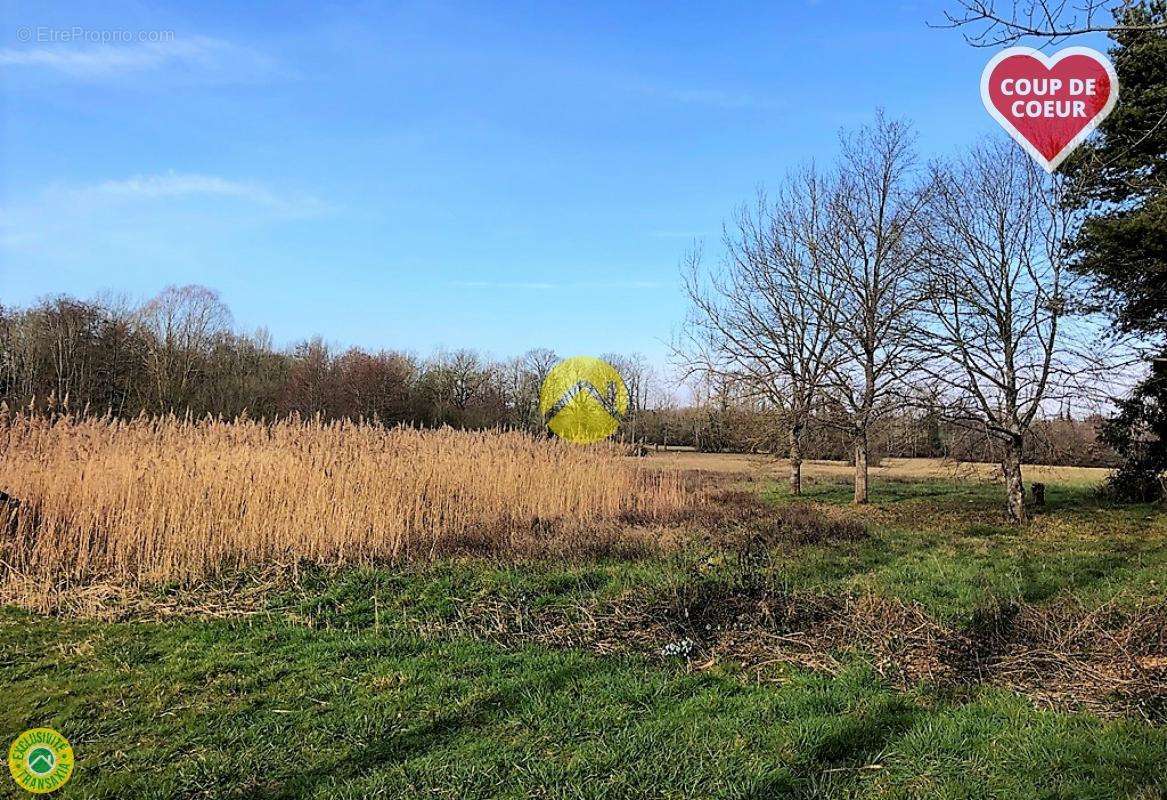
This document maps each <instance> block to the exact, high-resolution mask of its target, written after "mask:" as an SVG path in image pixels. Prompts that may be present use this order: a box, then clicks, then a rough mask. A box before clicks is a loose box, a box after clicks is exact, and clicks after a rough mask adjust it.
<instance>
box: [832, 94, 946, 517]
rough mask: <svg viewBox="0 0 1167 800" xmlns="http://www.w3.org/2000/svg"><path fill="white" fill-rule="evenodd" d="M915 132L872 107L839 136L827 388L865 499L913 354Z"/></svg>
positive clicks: (918, 206)
mask: <svg viewBox="0 0 1167 800" xmlns="http://www.w3.org/2000/svg"><path fill="white" fill-rule="evenodd" d="M914 138H915V137H914V136H913V134H912V131H911V129H910V128H909V126H908V125H907V124H906V123H903V122H899V121H892V120H888V119H886V118H885V117H884V116H883V114H882V113H880V114H879V115H878V116H877V117H876V120H875V123H874V124H873V125H871V126H865V127H862V128H859V129H858V130H857V131H855V132H853V133H851V134H845V135H843V136H842V137H841V140H842V141H841V144H842V157H841V159H840V162H839V174H838V177H837V179H836V181H835V186H834V191H833V193H832V197H831V201H830V204H829V208H830V214H831V218H832V222H831V226H830V227H831V230H832V231H833V232H834V236H831V237H827V238H826V239H825V241H824V253H825V254H826V256H827V258H826V263H827V265H828V269H830V270H831V271H832V273H833V280H832V281H831V282H830V285H831V288H832V289H833V290H834V293H833V294H832V295H831V296H829V297H827V298H825V301H826V302H827V303H830V304H832V305H833V306H834V307H835V309H836V315H837V318H838V321H839V326H840V335H839V337H838V345H839V348H840V350H841V352H842V353H843V354H844V356H845V357H844V358H842V359H841V360H840V361H838V362H837V363H836V364H835V366H834V368H833V369H832V372H831V377H832V380H831V384H832V394H833V395H834V396H836V397H837V398H838V400H839V401H840V403H841V404H842V407H843V411H844V415H843V416H844V420H843V423H842V427H843V429H844V430H845V431H846V433H847V434H848V436H849V437H850V438H851V440H852V449H853V454H854V462H855V491H854V501H855V502H856V503H866V502H867V499H868V469H867V462H868V439H869V432H870V430H871V428H872V426H873V425H874V424H875V423H876V421H877V420H878V419H879V418H880V417H881V416H882V415H884V414H886V413H888V412H890V411H891V410H893V408H894V406H893V404H892V402H891V401H892V400H894V398H895V396H896V395H897V394H898V392H899V387H900V384H901V381H902V379H903V377H904V376H905V375H906V374H907V373H908V372H909V371H910V370H911V369H912V366H913V364H914V362H915V361H916V360H917V355H918V348H916V346H915V342H916V337H915V335H914V333H913V330H912V328H913V325H914V322H913V317H914V315H915V314H916V312H917V310H918V308H919V301H918V299H917V295H916V281H915V275H916V273H917V271H918V270H919V269H920V266H921V260H922V256H923V248H922V242H923V240H922V237H921V235H920V231H919V225H920V222H921V217H922V216H923V213H922V208H923V205H924V197H925V192H924V191H922V190H921V189H920V188H919V187H918V186H916V185H915V177H914V173H915V169H916V156H915V152H914V144H915V141H914Z"/></svg>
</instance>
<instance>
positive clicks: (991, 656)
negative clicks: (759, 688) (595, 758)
mask: <svg viewBox="0 0 1167 800" xmlns="http://www.w3.org/2000/svg"><path fill="white" fill-rule="evenodd" d="M982 622H986V623H987V624H986V625H985V626H984V627H978V626H976V625H974V626H971V627H954V626H949V625H944V624H942V623H940V622H938V621H937V620H935V619H934V618H932V617H931V616H929V615H928V614H927V613H926V612H925V611H924V610H923V609H922V608H920V607H919V606H918V605H916V604H913V603H906V602H903V601H900V600H895V599H887V598H881V597H877V596H873V595H862V596H856V595H832V596H827V595H821V594H812V593H807V592H786V591H783V590H781V589H777V588H771V587H766V586H763V585H761V584H759V585H754V586H750V585H736V586H735V585H731V584H724V583H717V582H708V583H703V582H701V581H700V580H698V581H695V582H689V583H685V584H683V585H681V586H678V587H677V588H676V589H675V591H674V592H673V593H672V594H671V595H669V596H659V595H649V594H644V593H636V592H634V593H629V594H627V595H625V596H623V597H621V598H620V599H619V600H617V601H614V602H609V603H606V604H602V605H595V606H591V607H585V606H576V607H572V608H566V609H565V608H552V609H539V610H536V609H535V608H533V607H532V606H530V605H528V604H525V603H516V602H515V601H513V600H512V599H508V598H503V597H498V596H494V597H488V598H478V599H476V600H474V601H471V602H467V603H465V604H463V605H460V606H459V607H458V609H457V611H456V613H455V614H454V615H453V617H452V618H450V619H447V620H442V621H430V622H427V623H425V624H424V625H422V626H421V627H422V629H423V631H424V632H426V633H427V634H429V635H450V634H451V633H465V634H471V635H474V636H478V637H484V638H488V639H491V640H493V641H496V642H501V643H504V644H524V643H532V642H533V643H538V644H542V645H547V646H553V647H572V648H582V649H587V650H590V651H593V652H596V653H617V652H628V653H639V654H642V655H650V656H654V657H658V658H662V659H666V660H667V659H669V658H672V657H677V656H679V657H683V658H685V659H686V661H687V663H688V664H689V666H690V667H691V668H693V669H697V670H704V669H711V668H715V667H730V668H732V669H734V670H743V671H745V673H746V674H748V675H750V676H752V677H753V678H754V679H756V680H760V681H765V680H774V679H777V680H781V678H780V677H775V675H776V673H775V672H774V670H773V669H772V668H773V667H774V666H776V665H794V666H798V667H803V668H808V669H813V670H819V671H824V672H827V673H830V674H835V673H837V672H839V671H840V670H841V669H842V668H843V667H844V664H845V663H846V661H847V660H848V658H849V657H852V656H861V657H863V658H865V659H867V660H868V661H869V662H870V663H871V665H872V666H873V668H874V669H875V670H876V671H877V672H878V673H879V674H880V675H881V676H882V677H883V678H884V679H886V680H888V681H889V682H890V683H892V684H893V685H896V686H898V687H900V688H902V689H908V688H910V687H913V686H916V685H918V684H920V683H926V684H928V685H931V686H933V687H935V688H938V689H940V690H942V691H948V692H962V691H968V690H970V689H971V688H973V687H975V686H977V685H981V684H988V685H993V686H999V687H1004V688H1008V689H1012V690H1014V691H1018V692H1020V693H1023V694H1025V695H1027V696H1029V697H1030V698H1032V699H1033V700H1034V702H1035V703H1037V704H1038V705H1039V706H1043V707H1049V708H1060V709H1066V710H1089V711H1092V712H1095V713H1100V714H1103V715H1115V714H1130V715H1137V716H1141V717H1144V718H1146V719H1148V720H1151V721H1155V722H1162V721H1164V720H1167V657H1165V656H1164V654H1165V653H1167V602H1161V603H1158V604H1143V605H1141V606H1140V607H1138V608H1137V609H1135V610H1120V609H1119V607H1118V606H1116V605H1114V604H1108V605H1107V606H1104V607H1101V608H1095V609H1087V608H1084V607H1082V606H1080V605H1077V604H1073V603H1062V604H1058V605H1054V606H1051V607H1044V608H1041V607H1036V606H1024V607H1011V608H1008V609H1006V608H1002V609H998V610H997V612H996V613H995V614H993V615H991V618H988V619H985V620H982Z"/></svg>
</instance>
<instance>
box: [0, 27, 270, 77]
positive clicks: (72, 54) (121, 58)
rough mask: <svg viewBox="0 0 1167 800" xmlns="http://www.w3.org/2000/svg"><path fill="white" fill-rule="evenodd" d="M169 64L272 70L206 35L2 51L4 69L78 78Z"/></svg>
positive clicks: (259, 58) (263, 59)
mask: <svg viewBox="0 0 1167 800" xmlns="http://www.w3.org/2000/svg"><path fill="white" fill-rule="evenodd" d="M171 65H188V66H191V65H193V66H198V67H201V68H204V69H208V70H226V69H230V70H232V71H240V70H248V71H255V70H264V71H266V70H268V69H270V68H271V66H272V61H271V59H269V58H268V57H267V56H264V55H263V54H261V53H257V52H255V51H254V50H250V49H248V48H245V47H240V46H239V45H236V44H232V43H231V42H226V41H223V40H222V39H214V38H211V37H208V36H188V37H176V38H174V39H172V40H170V41H162V42H143V43H131V44H112V45H110V44H103V45H85V44H75V43H69V42H64V43H59V44H54V45H52V46H40V47H25V48H5V49H2V50H0V67H28V68H41V69H49V70H53V71H56V72H61V73H64V74H66V75H69V76H72V77H78V78H103V77H107V76H109V75H113V74H117V73H123V72H136V71H145V70H153V69H161V68H164V67H167V66H171Z"/></svg>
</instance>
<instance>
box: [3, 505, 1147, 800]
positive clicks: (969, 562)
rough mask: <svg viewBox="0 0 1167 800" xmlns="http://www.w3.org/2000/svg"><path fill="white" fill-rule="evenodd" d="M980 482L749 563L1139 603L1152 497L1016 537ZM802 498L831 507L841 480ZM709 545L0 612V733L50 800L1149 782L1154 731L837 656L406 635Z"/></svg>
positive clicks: (806, 579) (777, 792)
mask: <svg viewBox="0 0 1167 800" xmlns="http://www.w3.org/2000/svg"><path fill="white" fill-rule="evenodd" d="M998 491H999V490H998V489H997V488H996V487H993V486H991V485H987V484H975V483H973V484H952V483H949V482H929V483H921V484H906V483H890V482H889V483H888V484H879V485H877V486H876V487H875V492H874V497H873V500H874V503H873V507H872V508H870V509H861V510H856V511H854V512H853V513H856V514H860V515H862V516H864V518H865V519H866V520H867V521H868V523H869V525H870V526H871V529H872V534H873V535H872V536H871V537H870V538H868V539H865V540H860V541H855V542H842V543H840V542H836V543H829V544H823V545H809V546H804V547H801V548H798V549H797V550H779V551H776V552H775V553H774V554H773V559H772V561H771V562H770V564H769V565H768V566H767V567H766V569H767V570H768V571H769V572H770V573H771V574H770V577H771V578H772V579H774V580H777V581H781V582H783V583H784V584H787V585H789V586H791V587H793V588H808V589H821V590H823V591H836V590H841V589H846V590H859V591H873V592H878V593H881V594H885V595H892V596H896V597H901V598H905V599H911V600H916V601H918V602H920V603H922V604H923V605H924V606H925V607H926V608H927V609H928V610H929V611H930V612H932V613H934V614H936V615H938V616H942V617H946V618H951V619H954V620H962V619H966V618H968V617H969V616H970V615H971V614H972V613H973V612H974V611H975V610H976V609H977V608H978V607H980V606H982V605H984V604H985V603H988V602H991V601H993V600H994V599H1002V598H1018V599H1024V600H1027V601H1030V602H1038V603H1046V602H1054V601H1057V600H1059V599H1064V598H1074V599H1077V600H1080V601H1082V602H1101V601H1103V600H1107V599H1111V598H1114V597H1116V596H1117V597H1119V598H1120V599H1127V600H1131V601H1132V602H1133V601H1135V600H1154V599H1161V598H1162V597H1163V589H1162V586H1161V581H1163V580H1164V576H1165V575H1167V553H1165V552H1164V551H1165V549H1167V548H1164V546H1163V544H1164V542H1165V541H1167V535H1165V533H1164V531H1165V530H1167V528H1165V527H1164V525H1165V522H1164V520H1163V517H1162V515H1161V514H1160V513H1159V512H1157V511H1156V510H1154V509H1152V508H1151V507H1147V506H1125V507H1107V506H1104V505H1100V504H1099V503H1097V502H1096V501H1095V500H1093V499H1092V498H1091V496H1090V495H1089V493H1088V492H1087V491H1086V489H1084V488H1082V487H1061V486H1052V487H1051V490H1050V508H1049V509H1048V511H1047V512H1046V513H1045V514H1044V515H1042V517H1041V518H1039V520H1038V521H1037V522H1036V523H1035V524H1034V526H1033V527H1031V528H1029V529H1024V530H1020V531H1018V530H1013V529H1011V528H1008V527H1007V526H1004V525H1002V524H1001V519H1000V516H999V514H998V513H997V511H996V509H997V508H998V504H999V502H1000V497H999V496H998ZM809 494H810V496H811V497H812V498H813V499H814V500H815V501H816V502H821V503H828V504H845V503H846V501H847V499H848V494H847V490H846V487H845V486H842V485H841V484H830V483H817V484H813V485H812V486H810V487H809ZM770 495H771V496H772V497H773V499H774V501H775V502H786V498H785V497H784V496H783V494H782V492H781V490H780V489H778V488H774V489H772V490H770ZM710 556H716V554H714V553H711V552H706V551H693V552H687V553H682V554H677V555H675V556H669V557H662V558H653V559H644V560H641V561H636V562H623V561H616V560H611V561H602V562H596V563H584V564H575V565H569V564H562V563H539V564H527V565H521V566H515V565H505V564H498V563H495V564H490V563H485V562H476V561H462V562H447V563H442V564H438V565H435V566H433V567H430V568H424V569H423V568H417V569H410V570H386V569H367V570H350V571H347V572H344V573H341V574H338V575H329V574H326V573H324V572H309V573H307V574H306V575H305V576H303V578H302V580H301V582H300V584H299V585H298V586H297V587H295V588H287V589H285V590H282V591H280V592H277V593H275V594H273V595H272V596H271V597H270V599H269V602H270V609H271V610H270V613H268V614H265V615H260V616H256V617H252V618H250V619H248V620H243V621H231V622H228V621H205V620H195V619H172V620H168V621H163V622H142V621H135V622H120V623H99V622H93V621H80V620H60V619H49V618H43V617H36V616H32V615H29V614H26V613H23V612H18V611H15V610H7V611H0V687H2V695H0V697H2V700H3V702H0V734H2V735H3V736H4V737H6V739H7V740H11V739H12V738H14V737H15V736H16V734H17V733H19V732H20V731H21V730H23V729H25V728H27V727H32V726H39V725H49V726H52V727H55V728H57V729H58V730H59V731H61V732H62V733H64V734H65V735H66V736H67V737H68V738H69V739H70V740H71V741H72V743H73V746H74V749H75V751H76V754H77V759H78V762H77V769H76V771H75V773H74V777H73V779H72V781H71V782H70V784H69V785H68V786H66V787H65V788H64V789H63V790H62V791H61V792H60V793H59V794H58V795H55V796H59V797H62V798H123V797H124V798H365V797H385V798H395V797H410V798H412V797H436V798H441V797H449V798H476V797H483V798H485V797H513V798H526V797H548V798H578V797H586V798H591V797H598V798H656V797H659V798H689V797H692V798H704V797H725V798H743V800H744V799H745V798H770V797H870V798H908V797H913V798H933V797H939V798H946V797H947V798H958V797H960V798H963V797H973V798H1092V797H1097V798H1111V797H1131V798H1140V799H1141V800H1150V798H1159V797H1164V796H1167V766H1165V765H1167V729H1164V727H1162V726H1156V725H1150V724H1147V723H1144V722H1141V721H1137V720H1134V719H1127V720H1121V719H1120V720H1111V721H1104V720H1100V719H1098V718H1096V717H1093V716H1090V715H1085V714H1070V713H1059V712H1049V711H1039V710H1036V709H1035V708H1034V707H1033V705H1032V703H1031V702H1030V701H1029V700H1027V699H1026V698H1024V697H1020V696H1017V695H1014V694H1012V693H1009V692H1006V691H1003V690H999V689H994V688H991V687H987V686H981V687H974V688H971V689H970V690H969V691H968V692H966V693H962V694H960V695H959V696H956V695H954V694H952V693H940V692H938V691H935V690H933V689H930V688H929V687H926V686H920V687H917V688H915V689H913V690H911V691H908V692H901V691H897V690H895V689H893V688H892V687H890V686H888V685H886V684H884V683H883V682H882V681H881V680H880V678H879V677H878V676H877V675H876V674H875V673H874V672H873V671H871V670H870V669H869V667H868V666H866V665H865V664H864V662H863V660H862V659H861V658H856V659H853V660H852V661H850V662H848V666H847V667H846V668H845V670H844V671H843V673H842V674H840V675H838V676H835V677H829V676H826V675H822V674H812V673H808V672H804V671H800V670H794V669H790V668H774V669H773V670H771V671H769V672H767V673H765V675H766V677H767V681H766V682H763V683H754V682H750V681H748V680H746V679H745V677H744V676H742V675H737V674H734V673H733V672H731V671H730V670H729V669H721V670H714V671H711V672H706V673H690V672H689V670H688V669H687V668H686V666H685V662H684V661H683V660H679V659H678V660H673V661H661V660H660V659H656V658H649V657H640V656H635V655H605V656H600V655H596V654H592V653H587V652H579V651H572V650H554V649H549V648H541V647H537V646H534V645H526V646H516V647H513V648H510V649H508V648H505V647H503V646H501V645H499V644H494V643H489V642H484V641H478V640H474V639H470V638H467V637H465V636H451V635H442V636H435V637H432V638H424V637H422V636H421V635H419V633H418V630H419V625H420V623H423V622H426V621H435V620H443V619H448V618H449V617H450V616H451V615H453V614H454V613H455V611H456V609H457V608H458V607H459V605H460V604H464V603H465V602H467V601H470V600H472V599H473V598H474V597H476V596H483V595H498V596H502V597H506V598H510V599H514V600H523V601H526V602H529V603H530V604H531V605H533V606H534V607H535V608H537V609H538V608H554V607H562V608H565V609H566V608H570V607H572V606H574V605H576V604H579V603H583V602H589V601H591V602H599V601H603V600H606V599H614V598H616V597H618V596H620V595H621V594H623V593H624V592H626V591H628V590H630V589H636V590H638V591H646V592H650V593H651V592H654V591H659V592H668V591H670V590H671V588H672V587H674V586H675V585H677V583H678V582H680V581H684V580H686V579H687V578H686V576H688V575H691V573H692V569H693V567H694V565H695V564H697V563H701V562H703V561H704V560H707V559H709V557H710ZM305 618H310V620H311V623H312V624H311V625H306V624H304V622H303V620H304V619H305ZM0 786H3V787H4V789H3V791H9V790H11V792H12V793H13V796H20V795H19V794H17V793H16V790H15V787H14V784H12V783H11V782H9V781H7V778H6V777H4V779H3V782H0ZM0 796H3V792H0Z"/></svg>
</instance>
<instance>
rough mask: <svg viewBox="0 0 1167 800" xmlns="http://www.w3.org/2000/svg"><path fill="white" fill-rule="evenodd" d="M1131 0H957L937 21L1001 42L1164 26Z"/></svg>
mask: <svg viewBox="0 0 1167 800" xmlns="http://www.w3.org/2000/svg"><path fill="white" fill-rule="evenodd" d="M1141 5H1142V4H1140V3H1137V2H1133V0H1005V2H996V0H957V2H956V7H955V9H954V10H953V11H946V12H944V20H945V21H944V22H943V23H941V24H940V25H939V26H938V27H943V28H962V29H970V30H971V31H972V32H970V33H965V36H964V38H965V41H967V42H968V43H969V44H971V45H973V46H974V47H1002V46H1004V45H1009V44H1014V43H1015V42H1017V41H1019V40H1021V39H1025V38H1034V39H1039V40H1044V44H1047V45H1056V44H1058V43H1060V42H1062V41H1064V40H1066V39H1068V38H1069V37H1071V36H1081V35H1083V34H1087V33H1115V32H1119V31H1156V30H1167V23H1164V22H1155V21H1153V20H1152V19H1151V18H1149V17H1147V16H1145V14H1142V13H1139V11H1140V6H1141Z"/></svg>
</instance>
